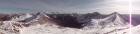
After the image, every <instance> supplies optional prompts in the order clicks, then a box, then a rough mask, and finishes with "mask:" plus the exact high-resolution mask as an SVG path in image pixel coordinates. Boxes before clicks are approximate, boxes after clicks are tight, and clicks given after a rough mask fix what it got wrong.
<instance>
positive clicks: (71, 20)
mask: <svg viewBox="0 0 140 34" xmlns="http://www.w3.org/2000/svg"><path fill="white" fill-rule="evenodd" d="M48 16H50V17H51V18H53V19H56V20H58V21H61V25H62V26H63V27H72V28H83V27H84V26H83V24H84V23H80V22H78V21H77V17H74V16H72V15H71V14H51V15H48Z"/></svg>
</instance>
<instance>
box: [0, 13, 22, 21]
mask: <svg viewBox="0 0 140 34" xmlns="http://www.w3.org/2000/svg"><path fill="white" fill-rule="evenodd" d="M15 16H17V17H18V16H19V15H17V14H12V15H10V14H3V13H1V14H0V21H8V20H11V19H12V18H13V17H15Z"/></svg>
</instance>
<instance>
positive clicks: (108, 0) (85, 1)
mask: <svg viewBox="0 0 140 34" xmlns="http://www.w3.org/2000/svg"><path fill="white" fill-rule="evenodd" d="M138 3H139V4H138ZM132 5H133V13H138V11H140V10H139V8H140V7H139V6H140V1H139V0H134V1H133V3H132ZM95 11H97V12H100V13H103V14H110V13H112V12H119V13H121V14H128V13H129V1H128V0H0V12H3V13H22V12H24V13H26V12H62V13H91V12H95Z"/></svg>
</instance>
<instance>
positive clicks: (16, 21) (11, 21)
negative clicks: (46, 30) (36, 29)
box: [0, 12, 140, 34]
mask: <svg viewBox="0 0 140 34" xmlns="http://www.w3.org/2000/svg"><path fill="white" fill-rule="evenodd" d="M38 24H40V25H43V24H46V25H57V26H60V27H69V28H78V29H86V28H88V29H92V28H109V27H129V25H130V24H129V15H124V14H119V13H117V12H114V13H112V14H108V15H107V14H106V15H105V14H100V13H98V12H94V13H87V14H78V13H57V12H38V13H22V14H4V13H0V29H1V30H4V31H6V32H14V33H17V34H18V33H19V32H20V30H19V29H20V28H24V27H30V26H35V25H38ZM139 24H140V19H138V17H137V16H134V17H133V16H132V25H133V26H137V25H139Z"/></svg>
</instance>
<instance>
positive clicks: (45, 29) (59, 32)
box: [20, 25, 127, 34]
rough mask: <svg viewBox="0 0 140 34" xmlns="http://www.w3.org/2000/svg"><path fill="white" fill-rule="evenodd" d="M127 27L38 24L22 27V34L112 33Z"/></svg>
mask: <svg viewBox="0 0 140 34" xmlns="http://www.w3.org/2000/svg"><path fill="white" fill-rule="evenodd" d="M119 29H127V27H111V28H105V29H98V28H97V29H75V28H65V27H64V28H63V27H59V26H49V25H36V26H30V27H25V28H22V29H20V33H21V34H110V33H113V32H116V31H119Z"/></svg>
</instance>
